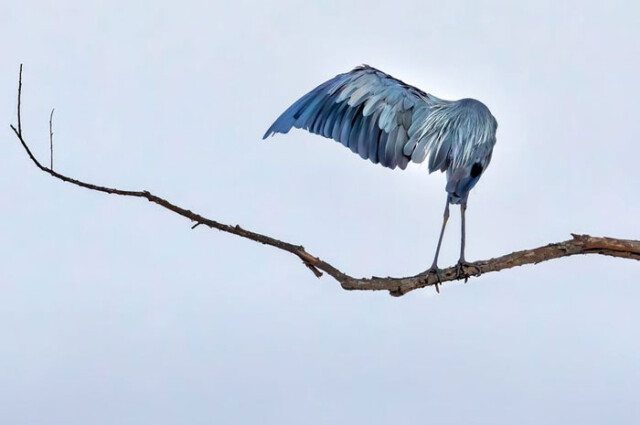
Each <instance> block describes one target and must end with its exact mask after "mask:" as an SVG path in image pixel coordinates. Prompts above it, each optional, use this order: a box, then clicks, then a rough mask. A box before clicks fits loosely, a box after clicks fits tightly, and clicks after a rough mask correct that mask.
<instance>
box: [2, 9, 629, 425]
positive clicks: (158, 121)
mask: <svg viewBox="0 0 640 425" xmlns="http://www.w3.org/2000/svg"><path fill="white" fill-rule="evenodd" d="M0 36H1V37H2V40H3V43H2V45H3V54H2V57H3V66H2V67H0V117H2V120H4V122H5V123H6V125H5V127H4V130H2V133H1V134H2V137H1V139H2V143H1V144H0V194H1V196H2V214H1V217H2V224H1V225H0V421H1V422H2V423H6V424H45V423H46V424H88V423H90V424H116V423H117V424H141V423H152V424H184V423H188V424H212V423H264V424H283V423H304V424H354V423H363V424H388V423H403V424H424V423H430V424H514V423H517V424H540V423H545V424H567V423H580V424H602V423H618V424H633V423H638V421H639V420H640V407H639V404H638V399H639V397H640V391H639V386H640V383H639V382H640V361H639V356H640V338H639V337H640V335H639V333H640V331H639V330H640V323H639V322H640V311H639V309H638V303H639V300H640V286H639V285H638V283H639V278H638V274H639V272H640V266H639V264H638V263H636V262H632V261H625V260H620V259H612V258H606V257H601V256H590V257H580V258H577V257H574V258H567V259H562V260H556V261H552V262H547V263H543V264H539V265H537V266H528V267H523V268H517V269H512V270H508V271H503V272H500V273H493V274H489V275H486V276H483V277H481V278H479V279H473V280H472V281H470V283H468V284H467V285H463V284H447V285H445V287H444V289H443V291H442V294H441V295H439V296H436V295H435V293H434V291H433V289H429V290H422V291H416V292H413V293H411V294H409V295H407V296H405V297H403V298H400V299H396V298H391V297H389V296H388V295H387V294H386V293H356V292H345V291H342V290H341V289H340V288H339V286H338V285H337V284H336V282H334V281H332V280H331V279H330V278H326V277H325V278H322V279H320V280H318V279H316V278H315V277H313V275H312V274H311V273H309V271H308V270H307V269H306V268H305V267H304V266H303V265H302V264H301V263H300V262H299V261H298V260H297V259H296V258H295V257H293V256H291V255H287V254H285V253H281V252H279V251H277V250H275V249H272V248H268V247H264V246H261V245H259V244H255V243H252V242H249V241H246V240H242V239H239V238H237V237H234V236H230V235H226V234H222V233H219V232H217V231H211V230H207V229H205V228H197V229H196V230H190V229H189V226H190V223H189V222H188V221H186V220H184V219H182V218H180V217H177V216H174V215H172V214H171V213H169V212H167V211H164V210H162V209H160V208H158V207H155V206H153V205H151V204H149V203H148V202H144V201H139V200H134V199H123V198H118V197H114V196H107V195H103V194H99V193H94V192H90V191H87V190H83V189H79V188H75V187H72V186H70V185H66V184H63V183H61V182H58V181H55V180H53V179H51V178H49V177H47V176H46V175H44V174H42V173H41V172H39V171H37V170H36V169H35V167H33V165H32V164H30V163H29V161H28V160H27V158H26V156H25V154H24V152H23V151H22V150H21V147H20V146H19V144H18V143H17V141H16V140H15V138H14V137H13V136H12V134H11V132H10V130H9V128H8V124H9V123H10V122H14V121H15V104H16V98H15V90H16V86H17V71H18V64H19V63H21V62H22V63H24V64H25V70H24V91H23V96H24V97H23V100H24V110H23V113H24V115H23V116H24V119H23V125H24V132H25V135H26V137H27V139H28V140H29V141H30V142H31V144H32V147H33V149H34V151H35V152H36V154H37V155H38V156H39V157H40V158H41V159H42V160H43V161H45V162H47V161H48V114H49V111H50V108H52V107H55V108H56V112H55V117H54V120H55V122H54V126H55V129H54V131H55V168H56V169H57V170H58V171H60V172H63V173H66V174H68V175H71V176H75V177H77V178H81V179H84V180H87V181H91V182H96V183H101V184H105V185H112V186H117V187H121V188H125V189H128V188H130V189H147V190H151V191H153V192H154V193H157V194H158V195H160V196H164V197H166V198H168V199H170V200H172V201H174V202H176V203H178V204H180V205H183V206H185V207H187V208H190V209H193V210H194V211H197V212H200V213H202V214H204V215H206V216H208V217H211V218H215V219H218V220H221V221H223V222H228V223H232V224H236V223H239V224H241V225H242V226H245V227H246V228H249V229H253V230H256V231H260V232H264V233H267V234H270V235H274V236H276V237H280V238H283V239H286V240H289V241H291V242H295V243H302V244H304V245H305V247H307V249H309V250H310V252H312V253H314V254H316V255H320V256H321V257H322V258H324V259H326V260H328V261H330V262H332V263H333V264H335V265H336V266H338V267H340V268H342V269H344V270H345V271H347V272H348V273H351V274H353V275H356V276H360V275H363V276H364V275H366V276H369V275H408V274H412V273H416V272H419V271H422V270H424V269H425V268H426V267H427V266H428V265H429V263H430V260H431V258H432V255H433V250H434V248H435V244H436V240H437V235H438V231H439V226H440V220H441V216H442V206H443V203H444V197H445V194H444V190H443V187H444V178H443V176H442V175H435V174H434V175H431V176H428V174H427V172H426V169H425V167H420V166H411V167H410V168H409V169H408V170H407V171H405V172H401V171H399V170H396V171H391V170H387V169H384V168H382V167H376V166H372V165H371V164H370V163H368V162H366V161H362V160H361V159H359V158H358V157H357V156H356V155H353V154H351V153H349V151H348V150H346V149H344V148H343V147H341V146H340V145H339V144H337V143H335V142H332V141H329V140H324V139H322V138H320V137H317V136H312V135H308V134H306V133H304V132H301V131H293V132H292V133H290V134H289V135H287V136H278V137H276V138H274V139H270V140H269V141H268V142H263V141H261V140H260V138H261V136H262V134H263V132H264V130H265V129H266V128H267V127H268V126H269V125H270V124H271V122H272V121H273V120H274V119H275V118H276V117H277V116H278V114H279V113H280V112H281V111H283V110H284V109H285V108H286V107H287V106H289V105H290V104H291V102H293V101H294V100H295V99H297V98H298V97H299V96H301V95H302V94H304V93H305V92H307V91H308V90H309V89H311V88H313V87H315V85H317V84H319V83H320V82H322V81H324V80H326V79H328V78H330V77H332V76H334V75H335V74H337V73H340V72H344V71H347V70H349V69H351V68H352V67H354V66H356V65H358V64H361V63H368V64H370V65H373V66H376V67H378V68H380V69H382V70H384V71H386V72H388V73H391V74H392V75H394V76H396V77H398V78H401V79H403V80H405V81H406V82H409V83H411V84H414V85H416V86H418V87H420V88H422V89H424V90H426V91H428V92H431V93H433V94H435V95H437V96H440V97H443V98H449V99H456V98H461V97H475V98H478V99H481V100H482V101H483V102H484V103H486V104H487V105H488V106H489V107H490V108H491V110H492V112H493V113H494V115H495V116H496V117H497V119H498V121H499V129H498V144H497V146H496V149H495V152H494V157H493V162H492V164H491V166H490V168H489V169H488V171H487V173H486V174H485V175H484V176H483V178H482V180H481V181H480V183H479V184H478V186H477V187H476V188H475V189H474V191H473V193H472V195H471V198H470V201H469V213H468V251H467V254H468V258H469V259H470V260H475V259H485V258H489V257H492V256H497V255H502V254H505V253H507V252H510V251H513V250H517V249H524V248H531V247H534V246H539V245H542V244H546V243H549V242H553V241H558V240H564V239H567V238H569V233H570V232H574V233H590V234H594V235H607V236H614V237H623V238H635V239H638V238H640V227H639V226H638V217H639V216H640V201H639V200H638V192H639V189H638V187H639V185H640V172H639V170H638V158H639V156H640V143H639V142H638V140H639V137H640V131H639V127H638V116H639V114H640V106H639V103H638V100H637V99H638V98H640V83H639V82H638V81H639V80H638V75H640V44H639V43H638V39H639V38H640V7H639V6H638V3H637V2H631V1H629V2H615V1H611V2H585V1H580V2H578V1H576V2H562V1H561V2H558V1H536V2H527V3H526V4H525V3H524V2H506V1H504V2H500V1H449V2H441V1H438V2H435V1H427V2H425V1H393V2H377V1H358V2H355V1H345V0H341V1H327V2H300V1H278V2H253V1H240V0H237V1H234V2H228V1H206V2H205V1H202V2H197V1H182V2H169V1H158V2H132V1H111V2H107V1H96V2H84V1H68V0H57V1H44V0H39V1H33V0H21V1H20V2H17V1H14V2H8V1H7V2H3V3H2V4H1V5H0ZM452 217H453V219H452V220H451V221H450V227H449V229H448V230H449V231H448V233H447V235H446V239H445V243H444V248H443V255H442V257H441V258H442V261H441V264H442V265H451V264H453V263H454V262H455V260H456V259H457V255H458V243H459V217H458V211H457V210H455V211H454V214H453V215H452Z"/></svg>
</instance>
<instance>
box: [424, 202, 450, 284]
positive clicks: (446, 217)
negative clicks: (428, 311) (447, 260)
mask: <svg viewBox="0 0 640 425" xmlns="http://www.w3.org/2000/svg"><path fill="white" fill-rule="evenodd" d="M447 220H449V196H448V195H447V203H446V205H445V207H444V217H443V220H442V229H441V230H440V238H439V239H438V247H437V248H436V255H435V257H434V258H433V264H431V267H429V270H427V273H434V274H435V275H436V278H437V279H438V282H436V285H435V286H436V292H438V293H440V288H439V287H438V285H439V284H441V283H442V282H441V280H440V269H439V268H438V255H439V254H440V246H441V245H442V237H443V236H444V229H445V227H447Z"/></svg>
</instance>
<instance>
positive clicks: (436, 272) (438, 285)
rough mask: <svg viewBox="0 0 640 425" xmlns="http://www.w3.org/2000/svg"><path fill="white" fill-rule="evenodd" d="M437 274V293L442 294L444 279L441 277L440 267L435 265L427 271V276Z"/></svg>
mask: <svg viewBox="0 0 640 425" xmlns="http://www.w3.org/2000/svg"><path fill="white" fill-rule="evenodd" d="M432 273H433V274H435V275H436V279H437V281H436V283H435V285H434V286H435V287H436V292H437V293H438V294H439V293H440V285H442V278H441V277H440V269H439V268H438V266H436V265H433V266H431V267H430V268H429V270H427V276H428V275H430V274H432Z"/></svg>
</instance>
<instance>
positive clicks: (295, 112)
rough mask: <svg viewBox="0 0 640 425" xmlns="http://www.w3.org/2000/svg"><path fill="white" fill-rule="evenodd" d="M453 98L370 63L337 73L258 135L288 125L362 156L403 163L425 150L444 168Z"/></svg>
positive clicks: (388, 164) (386, 163)
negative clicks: (442, 96) (427, 90)
mask: <svg viewBox="0 0 640 425" xmlns="http://www.w3.org/2000/svg"><path fill="white" fill-rule="evenodd" d="M452 103H455V102H449V101H446V100H441V99H438V98H436V97H434V96H432V95H429V94H427V93H425V92H423V91H421V90H419V89H417V88H415V87H412V86H410V85H408V84H405V83H403V82H402V81H400V80H397V79H395V78H393V77H391V76H390V75H388V74H385V73H384V72H382V71H379V70H377V69H375V68H372V67H370V66H367V65H364V66H360V67H357V68H355V69H354V70H352V71H351V72H348V73H345V74H340V75H338V76H336V77H334V78H332V79H331V80H329V81H327V82H325V83H323V84H321V85H320V86H318V87H316V88H315V89H314V90H312V91H311V92H309V93H307V94H306V95H304V96H303V97H302V98H300V99H299V100H298V101H297V102H295V103H294V104H293V105H291V107H289V109H287V110H286V111H285V112H284V113H283V114H282V115H280V117H279V118H278V119H277V120H276V121H275V122H274V123H273V125H272V126H271V127H269V129H268V130H267V132H266V133H265V135H264V137H263V138H267V137H268V136H270V135H273V134H275V133H287V132H288V131H289V130H290V129H291V127H296V128H302V129H305V130H308V131H310V132H311V133H314V134H319V135H321V136H324V137H327V138H331V139H334V140H336V141H338V142H340V143H342V144H343V145H344V146H346V147H348V148H349V149H351V151H352V152H354V153H357V154H359V155H360V156H361V157H362V158H363V159H369V160H370V161H371V162H373V163H374V164H377V163H379V164H381V165H383V166H385V167H388V168H395V167H400V168H401V169H404V168H406V166H407V164H408V163H409V161H410V160H413V161H414V162H422V161H424V159H425V158H426V157H427V155H428V156H429V171H434V170H438V169H439V170H444V169H445V168H446V167H447V163H448V161H449V160H450V158H449V153H450V152H451V145H452V141H453V139H454V138H453V137H450V136H451V131H450V130H451V129H452V126H451V125H450V124H451V123H450V122H448V120H447V116H446V115H445V116H443V114H438V113H434V112H437V111H439V110H446V109H447V107H448V105H450V104H452Z"/></svg>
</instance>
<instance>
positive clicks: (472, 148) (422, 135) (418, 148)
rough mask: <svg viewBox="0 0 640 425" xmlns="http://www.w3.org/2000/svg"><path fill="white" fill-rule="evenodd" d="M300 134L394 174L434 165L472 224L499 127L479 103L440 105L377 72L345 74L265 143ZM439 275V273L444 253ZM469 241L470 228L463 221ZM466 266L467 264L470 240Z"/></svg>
mask: <svg viewBox="0 0 640 425" xmlns="http://www.w3.org/2000/svg"><path fill="white" fill-rule="evenodd" d="M292 127H296V128H301V129H305V130H308V131H310V132H311V133H314V134H319V135H321V136H324V137H327V138H331V139H334V140H336V141H338V142H340V143H342V144H343V145H344V146H346V147H348V148H349V149H351V151H352V152H354V153H357V154H358V155H360V157H362V158H363V159H368V160H370V161H371V162H373V163H374V164H380V165H382V166H384V167H388V168H392V169H393V168H396V167H399V168H401V169H405V168H406V167H407V165H408V163H409V162H415V163H421V162H424V161H428V162H427V164H428V168H429V172H430V173H431V172H433V171H436V170H439V171H443V172H446V174H447V186H446V191H447V194H448V195H447V203H446V210H445V224H446V218H447V217H448V207H449V204H450V203H452V204H460V205H461V208H462V212H463V217H464V210H465V208H466V203H467V198H468V195H469V191H470V190H471V189H472V188H473V187H474V186H475V184H476V183H477V182H478V180H479V179H480V176H481V175H482V173H483V172H484V170H485V169H486V168H487V166H488V165H489V162H490V161H491V153H492V151H493V146H494V145H495V143H496V137H495V135H496V129H497V122H496V120H495V118H494V117H493V115H491V112H490V111H489V109H488V108H487V107H486V106H485V105H484V104H483V103H481V102H479V101H477V100H475V99H461V100H457V101H449V100H443V99H439V98H437V97H435V96H433V95H431V94H428V93H425V92H423V91H421V90H419V89H417V88H415V87H413V86H410V85H408V84H405V83H403V82H402V81H400V80H397V79H395V78H393V77H391V76H390V75H388V74H385V73H384V72H382V71H379V70H377V69H375V68H372V67H370V66H367V65H364V66H360V67H357V68H355V69H354V70H352V71H351V72H347V73H344V74H340V75H337V76H336V77H334V78H332V79H331V80H329V81H326V82H325V83H323V84H321V85H319V86H318V87H316V88H315V89H314V90H312V91H311V92H309V93H307V94H306V95H305V96H303V97H302V98H300V99H299V100H298V101H297V102H295V103H294V104H293V105H291V107H289V109H287V110H286V111H285V112H284V113H282V115H280V117H279V118H278V119H277V120H276V121H275V122H274V123H273V125H272V126H271V127H270V128H269V129H268V130H267V132H266V133H265V135H264V138H266V137H268V136H270V135H272V134H275V133H287V132H288V131H289V130H290V129H291V128H292ZM443 232H444V224H443V228H442V232H441V237H440V241H439V243H438V250H437V251H436V259H435V260H434V264H433V268H434V269H435V270H436V271H437V267H436V263H437V256H438V254H437V252H438V251H439V247H440V243H441V241H442V234H443ZM463 235H464V221H463ZM462 246H463V248H462V250H461V258H460V263H464V236H463V241H462Z"/></svg>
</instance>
